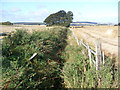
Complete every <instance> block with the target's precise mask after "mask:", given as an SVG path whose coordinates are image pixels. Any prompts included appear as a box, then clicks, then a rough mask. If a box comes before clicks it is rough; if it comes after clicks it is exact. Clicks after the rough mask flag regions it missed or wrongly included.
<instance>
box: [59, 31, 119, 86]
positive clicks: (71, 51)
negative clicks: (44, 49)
mask: <svg viewBox="0 0 120 90" xmlns="http://www.w3.org/2000/svg"><path fill="white" fill-rule="evenodd" d="M67 42H68V45H67V47H66V48H65V52H64V54H63V56H64V59H65V60H66V62H65V63H64V67H63V70H62V75H61V77H62V78H63V79H64V84H65V87H66V88H117V87H118V71H117V66H115V62H114V60H111V59H110V58H109V57H105V60H106V62H105V66H102V67H101V70H100V71H96V70H95V67H94V66H92V67H90V64H89V59H88V56H87V50H86V49H85V48H84V47H82V46H78V45H77V43H76V41H75V39H74V38H73V36H72V35H71V34H70V33H69V36H68V41H67ZM111 72H112V73H111Z"/></svg>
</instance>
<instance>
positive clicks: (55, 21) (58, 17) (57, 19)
mask: <svg viewBox="0 0 120 90" xmlns="http://www.w3.org/2000/svg"><path fill="white" fill-rule="evenodd" d="M72 20H73V13H72V12H71V11H68V12H67V13H66V12H65V11H64V10H60V11H59V12H57V13H53V14H51V15H49V16H48V17H47V18H46V19H45V20H44V22H45V23H46V24H47V25H48V26H53V25H57V26H65V27H69V26H70V23H71V22H72Z"/></svg>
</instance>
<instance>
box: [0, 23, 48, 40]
mask: <svg viewBox="0 0 120 90" xmlns="http://www.w3.org/2000/svg"><path fill="white" fill-rule="evenodd" d="M16 29H24V30H28V31H29V32H32V31H43V30H45V29H46V26H45V25H11V26H6V25H0V33H9V32H12V31H15V30H16ZM3 37H4V36H0V39H2V38H3Z"/></svg>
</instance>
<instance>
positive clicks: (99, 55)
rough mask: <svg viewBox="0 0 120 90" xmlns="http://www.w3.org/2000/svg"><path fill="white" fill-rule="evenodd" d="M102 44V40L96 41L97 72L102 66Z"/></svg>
mask: <svg viewBox="0 0 120 90" xmlns="http://www.w3.org/2000/svg"><path fill="white" fill-rule="evenodd" d="M101 57H102V55H101V43H100V40H99V39H97V40H96V70H100V64H101Z"/></svg>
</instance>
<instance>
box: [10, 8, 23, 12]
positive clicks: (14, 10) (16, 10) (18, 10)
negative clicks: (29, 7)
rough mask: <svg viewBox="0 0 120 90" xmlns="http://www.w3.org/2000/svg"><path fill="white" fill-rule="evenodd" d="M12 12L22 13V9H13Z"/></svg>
mask: <svg viewBox="0 0 120 90" xmlns="http://www.w3.org/2000/svg"><path fill="white" fill-rule="evenodd" d="M10 11H11V12H20V11H21V9H20V8H12V9H11V10H10Z"/></svg>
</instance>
